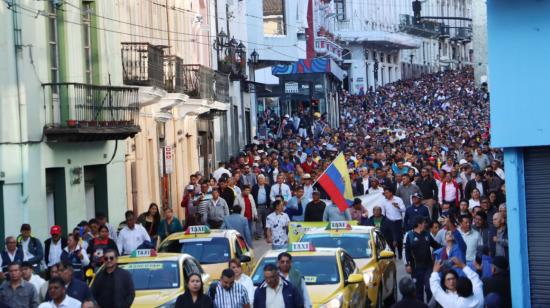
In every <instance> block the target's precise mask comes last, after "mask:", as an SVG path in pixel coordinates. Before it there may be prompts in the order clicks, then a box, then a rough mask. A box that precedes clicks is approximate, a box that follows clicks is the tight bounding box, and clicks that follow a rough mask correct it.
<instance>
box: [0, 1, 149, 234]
mask: <svg viewBox="0 0 550 308" xmlns="http://www.w3.org/2000/svg"><path fill="white" fill-rule="evenodd" d="M91 11H94V12H96V14H97V15H101V16H104V17H106V18H107V17H108V18H115V17H116V16H115V12H116V8H115V6H114V3H113V2H110V1H107V2H104V1H101V2H99V1H98V2H92V1H90V2H88V1H77V0H67V1H64V2H63V4H62V6H61V4H60V3H57V2H55V1H10V5H6V4H5V3H3V4H2V5H1V6H0V23H1V24H2V29H4V31H3V35H2V36H1V38H0V46H2V48H0V56H1V57H2V59H8V60H7V61H2V62H1V64H0V68H1V70H2V75H1V76H0V80H1V81H2V82H1V83H0V92H1V93H2V95H1V96H0V192H1V193H0V196H1V198H0V211H1V212H2V213H1V215H0V216H1V217H0V232H1V234H0V239H4V236H6V235H17V234H18V233H19V227H20V225H21V223H24V222H25V223H30V224H31V225H32V227H33V234H35V236H38V237H40V238H46V237H47V234H48V231H49V228H50V226H52V225H54V224H57V225H60V226H61V227H62V228H63V232H64V233H67V231H72V230H68V228H72V227H73V226H76V224H77V223H78V222H80V221H81V220H82V219H89V218H91V217H94V216H95V213H96V212H99V211H101V212H104V213H105V214H107V215H108V217H109V219H110V220H111V221H112V222H114V223H118V222H119V221H120V220H122V219H123V217H124V211H125V210H126V192H125V186H124V183H125V180H126V177H125V172H124V170H125V162H124V160H125V158H124V156H125V152H126V143H125V142H124V140H125V139H126V138H128V137H132V136H134V135H135V134H136V133H138V132H139V130H140V128H139V124H138V121H137V114H138V110H137V108H136V107H135V106H136V104H137V102H138V90H137V88H131V87H125V86H123V80H122V65H121V63H120V62H119V61H116V59H120V53H119V51H120V49H119V46H120V40H119V36H118V35H117V34H116V33H114V32H107V31H101V30H99V29H105V28H111V27H110V26H109V25H108V22H107V21H106V19H100V18H96V16H92V15H91V14H90V12H91ZM111 29H112V28H111Z"/></svg>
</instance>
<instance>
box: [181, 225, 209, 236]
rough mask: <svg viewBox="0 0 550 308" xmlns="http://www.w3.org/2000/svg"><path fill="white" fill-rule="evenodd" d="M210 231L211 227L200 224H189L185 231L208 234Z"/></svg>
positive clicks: (186, 232) (187, 232)
mask: <svg viewBox="0 0 550 308" xmlns="http://www.w3.org/2000/svg"><path fill="white" fill-rule="evenodd" d="M206 233H210V228H208V226H205V225H200V226H189V227H188V228H187V230H186V231H185V234H206Z"/></svg>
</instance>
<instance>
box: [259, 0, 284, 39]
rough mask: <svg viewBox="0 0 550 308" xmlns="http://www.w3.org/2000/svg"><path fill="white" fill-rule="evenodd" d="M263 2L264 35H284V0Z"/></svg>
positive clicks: (265, 0) (266, 0)
mask: <svg viewBox="0 0 550 308" xmlns="http://www.w3.org/2000/svg"><path fill="white" fill-rule="evenodd" d="M263 1H264V8H263V9H264V34H265V35H286V16H285V6H284V0H263Z"/></svg>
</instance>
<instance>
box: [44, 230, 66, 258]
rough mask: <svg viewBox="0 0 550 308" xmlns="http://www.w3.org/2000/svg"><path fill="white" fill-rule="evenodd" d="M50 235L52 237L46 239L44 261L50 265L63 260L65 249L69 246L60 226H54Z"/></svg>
mask: <svg viewBox="0 0 550 308" xmlns="http://www.w3.org/2000/svg"><path fill="white" fill-rule="evenodd" d="M50 235H51V237H50V238H49V239H47V240H45V241H44V252H45V253H44V261H46V265H47V266H48V267H51V266H53V265H54V264H56V263H59V261H61V254H62V253H63V249H65V247H67V239H66V238H64V237H62V236H61V227H60V226H57V225H55V226H52V227H51V228H50Z"/></svg>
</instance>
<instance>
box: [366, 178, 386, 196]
mask: <svg viewBox="0 0 550 308" xmlns="http://www.w3.org/2000/svg"><path fill="white" fill-rule="evenodd" d="M379 184H380V182H379V181H378V179H377V178H375V177H373V178H371V179H370V187H369V189H368V190H367V194H369V195H371V196H373V195H376V194H380V195H382V194H383V193H384V188H382V187H380V186H379Z"/></svg>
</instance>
